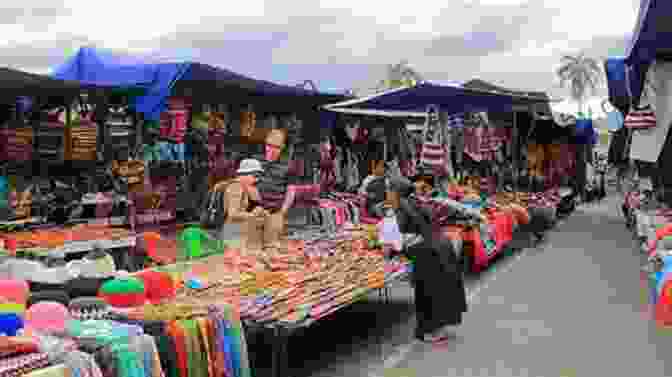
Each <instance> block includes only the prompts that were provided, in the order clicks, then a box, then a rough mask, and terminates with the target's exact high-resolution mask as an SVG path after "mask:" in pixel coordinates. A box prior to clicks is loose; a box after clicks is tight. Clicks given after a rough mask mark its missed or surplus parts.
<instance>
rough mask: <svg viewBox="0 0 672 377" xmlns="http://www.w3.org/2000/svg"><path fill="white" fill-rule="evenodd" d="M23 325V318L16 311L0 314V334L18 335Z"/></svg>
mask: <svg viewBox="0 0 672 377" xmlns="http://www.w3.org/2000/svg"><path fill="white" fill-rule="evenodd" d="M23 325H24V323H23V320H22V319H21V317H19V316H18V315H17V314H15V313H3V314H0V335H3V336H16V334H17V332H18V331H19V330H21V329H22V328H23Z"/></svg>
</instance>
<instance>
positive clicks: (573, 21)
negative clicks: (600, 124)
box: [0, 0, 637, 90]
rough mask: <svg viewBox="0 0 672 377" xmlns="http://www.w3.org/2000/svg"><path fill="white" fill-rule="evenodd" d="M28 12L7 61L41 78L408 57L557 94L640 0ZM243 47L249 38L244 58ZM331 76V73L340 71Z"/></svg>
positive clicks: (459, 76)
mask: <svg viewBox="0 0 672 377" xmlns="http://www.w3.org/2000/svg"><path fill="white" fill-rule="evenodd" d="M21 5H22V6H24V7H25V8H26V9H28V10H21V9H17V8H16V7H14V8H12V9H11V11H9V12H8V11H7V9H6V8H7V6H6V5H0V35H3V36H5V37H4V38H2V39H0V55H2V56H3V57H6V56H8V55H13V57H12V56H10V58H9V59H5V63H4V64H10V63H9V62H11V65H12V66H14V67H20V68H26V69H28V68H30V69H31V70H42V71H44V70H46V68H48V66H49V65H53V64H54V61H55V60H58V56H59V54H60V56H62V60H64V59H65V58H66V55H68V54H70V53H71V52H72V48H76V47H77V46H78V45H81V44H82V43H95V44H98V45H100V46H103V47H107V48H113V49H127V50H129V51H131V52H139V51H143V52H147V51H151V52H154V53H155V54H157V55H160V56H163V57H166V56H170V55H173V56H175V55H178V56H177V57H183V58H196V59H198V58H199V57H200V56H204V57H206V56H207V60H208V63H211V64H219V65H222V66H225V67H226V66H228V65H229V62H231V61H232V56H233V55H235V57H236V58H237V59H238V60H241V59H243V58H245V57H247V56H249V59H251V60H254V59H262V60H263V59H266V60H268V61H267V62H266V63H267V65H268V68H267V69H266V71H267V72H269V74H268V75H269V76H270V75H271V72H272V65H273V64H311V63H313V64H324V65H325V66H326V65H328V64H363V65H371V66H376V65H384V64H387V63H394V62H396V61H398V60H401V59H408V60H409V61H410V62H411V63H412V64H413V65H414V66H415V68H416V69H417V70H418V71H420V72H426V73H427V75H428V76H429V77H430V78H432V79H453V80H468V79H470V78H472V77H475V76H480V77H483V78H484V79H485V78H489V79H493V80H495V79H496V80H495V81H499V82H501V83H506V84H509V85H510V86H512V87H521V88H530V89H533V88H537V89H541V90H544V89H552V87H553V79H552V77H553V75H552V72H553V70H554V68H555V65H556V64H557V62H558V61H559V57H560V56H561V55H562V54H563V53H566V52H571V51H572V50H578V49H586V50H587V51H588V52H589V53H590V52H591V51H595V52H596V53H597V52H598V50H599V51H600V52H599V53H600V54H603V52H601V50H600V48H601V47H600V46H599V45H598V43H599V44H603V43H611V44H612V45H613V46H611V48H618V47H619V46H620V45H622V42H621V41H619V40H618V38H619V37H622V36H623V35H624V34H626V33H629V32H631V31H632V29H633V26H634V22H635V19H636V17H637V11H636V7H635V6H634V1H633V0H612V1H609V2H603V1H590V0H451V1H449V2H446V1H445V0H443V1H439V0H426V1H411V2H408V1H406V2H404V1H391V2H390V1H388V2H385V3H380V2H374V1H361V0H293V1H291V2H279V1H270V0H245V1H241V2H236V3H235V4H231V3H227V2H212V1H205V0H188V1H187V2H170V1H168V2H166V1H163V2H156V1H138V0H134V1H131V0H114V1H91V0H86V1H85V0H23V1H22V2H21ZM12 12H14V13H12ZM12 14H16V16H15V17H14V16H11V15H12ZM2 15H5V18H4V19H3V18H2ZM7 15H10V16H7ZM12 17H13V18H12ZM8 18H9V19H10V21H11V20H12V19H13V20H14V22H7V19H8ZM3 20H4V21H3ZM36 25H39V26H40V28H41V29H40V28H36ZM253 32H254V33H253ZM273 33H276V34H277V33H280V34H282V33H285V34H286V35H287V37H286V38H285V39H284V40H278V41H277V42H276V41H269V39H273V38H275V37H277V36H276V35H275V34H273ZM470 33H472V34H470ZM8 36H9V37H8ZM600 38H602V39H600ZM280 39H282V38H280ZM231 40H245V41H247V42H241V43H237V44H235V46H236V47H235V50H233V51H232V50H231V47H230V46H232V45H231V44H230V41H231ZM49 46H53V47H49ZM49 48H52V50H53V51H51V50H49ZM59 48H60V49H62V50H58V49H59ZM255 49H258V50H255ZM260 49H264V50H265V51H260ZM254 63H259V61H255V62H254ZM262 63H264V62H262ZM40 64H44V65H45V67H42V66H40ZM259 64H261V63H259ZM259 67H261V65H259ZM259 69H261V68H259ZM381 69H382V68H381ZM324 72H325V73H324V75H325V76H326V75H329V69H328V67H327V68H325V70H324ZM269 76H267V77H265V78H267V79H273V78H272V77H269ZM316 79H317V78H316ZM327 79H329V78H328V77H327V78H325V80H327ZM346 79H347V78H346ZM376 80H377V78H376ZM330 81H331V80H330ZM346 86H350V85H346Z"/></svg>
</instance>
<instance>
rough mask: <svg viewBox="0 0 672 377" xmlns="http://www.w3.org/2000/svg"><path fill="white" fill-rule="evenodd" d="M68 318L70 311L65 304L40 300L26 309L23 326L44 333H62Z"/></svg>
mask: <svg viewBox="0 0 672 377" xmlns="http://www.w3.org/2000/svg"><path fill="white" fill-rule="evenodd" d="M70 319H71V317H70V312H69V311H68V308H66V307H65V305H63V304H61V303H60V302H53V301H41V302H38V303H37V304H35V305H33V306H31V307H29V308H28V310H26V318H25V327H26V329H29V330H35V331H39V332H45V333H62V332H64V331H65V326H66V324H67V323H68V321H70Z"/></svg>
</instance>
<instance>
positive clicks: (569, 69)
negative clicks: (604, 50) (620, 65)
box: [555, 52, 603, 112]
mask: <svg viewBox="0 0 672 377" xmlns="http://www.w3.org/2000/svg"><path fill="white" fill-rule="evenodd" d="M561 62H562V66H560V68H558V69H557V70H556V71H555V74H556V75H557V76H558V78H559V79H560V85H561V86H563V87H568V89H569V90H570V96H571V97H572V99H574V100H575V101H577V102H578V103H579V112H583V105H584V103H585V100H586V98H587V97H588V92H589V91H590V92H592V93H593V94H595V92H596V91H597V88H598V86H599V84H600V83H601V81H602V77H603V76H602V69H601V68H600V64H599V63H598V62H597V60H596V59H593V58H591V57H588V56H586V55H585V54H584V53H583V52H581V53H579V54H578V55H576V56H572V55H565V56H563V57H562V59H561Z"/></svg>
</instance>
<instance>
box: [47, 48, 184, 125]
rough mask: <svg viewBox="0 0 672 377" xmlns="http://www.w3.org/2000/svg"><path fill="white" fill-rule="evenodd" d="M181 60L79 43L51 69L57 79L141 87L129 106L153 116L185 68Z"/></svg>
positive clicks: (151, 118) (162, 105)
mask: <svg viewBox="0 0 672 377" xmlns="http://www.w3.org/2000/svg"><path fill="white" fill-rule="evenodd" d="M188 66H189V65H188V64H185V63H158V62H153V61H151V60H149V59H141V58H138V57H133V56H127V55H121V54H117V53H113V52H110V51H107V50H103V49H96V48H92V47H83V48H81V49H80V50H79V51H78V52H77V54H75V55H74V56H73V57H71V58H70V59H68V60H67V61H66V62H65V63H64V64H63V65H61V66H60V67H58V68H56V69H55V70H54V71H53V72H52V76H53V77H55V78H57V79H61V80H70V81H78V82H80V83H81V84H82V85H93V86H99V87H114V88H130V87H140V88H144V89H145V94H144V95H143V96H140V97H136V98H135V100H134V103H133V104H132V106H133V107H134V109H135V110H136V111H138V112H139V113H142V114H143V115H144V116H145V118H146V119H150V120H157V119H158V118H159V116H160V114H161V112H162V111H163V110H164V109H165V106H166V98H168V97H169V96H170V92H171V89H172V86H173V84H174V83H175V81H176V80H177V79H179V77H180V76H181V75H182V74H184V72H185V71H186V69H187V68H188Z"/></svg>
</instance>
